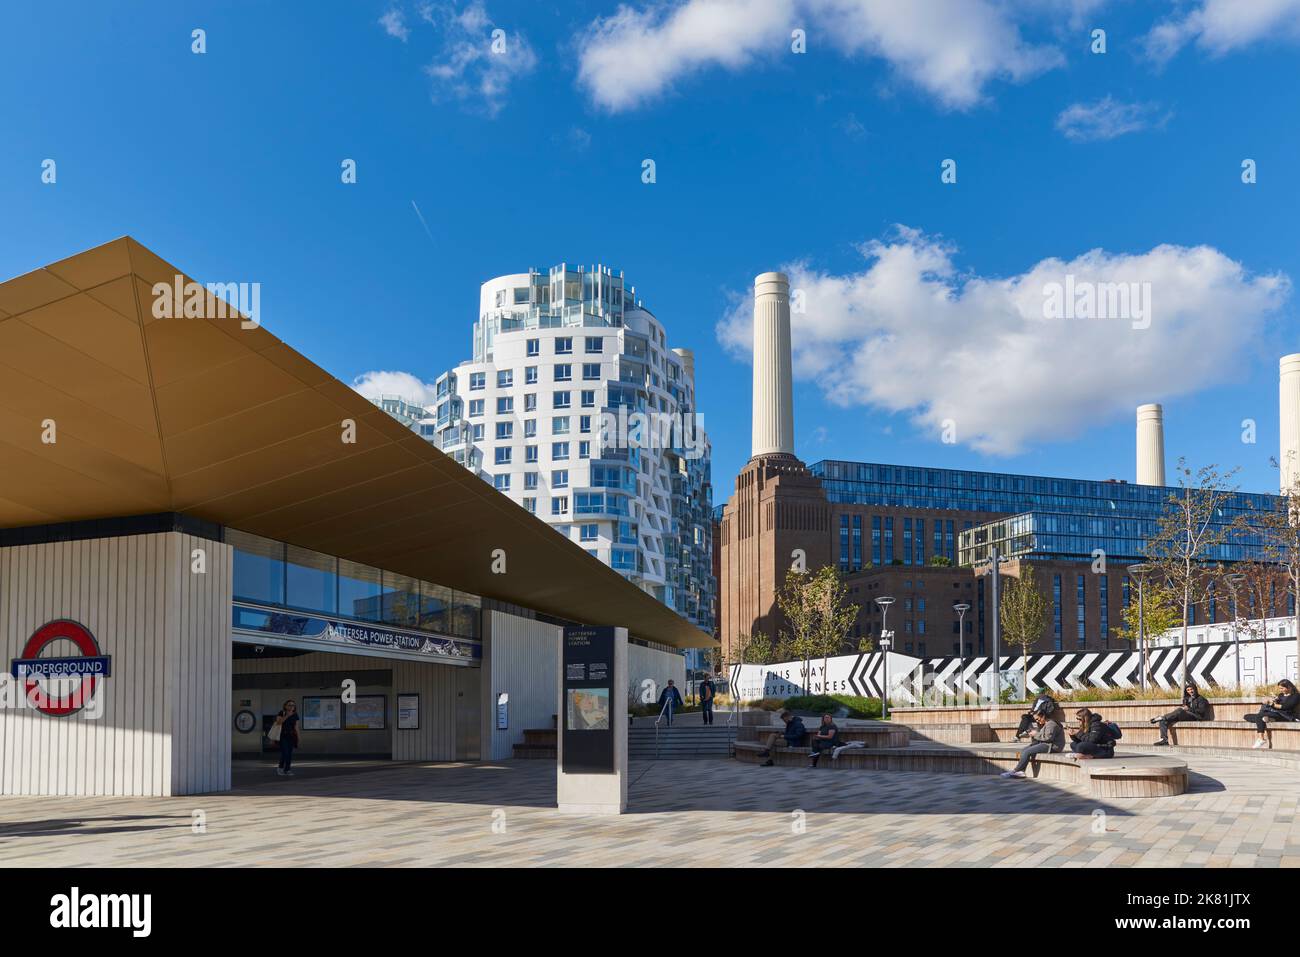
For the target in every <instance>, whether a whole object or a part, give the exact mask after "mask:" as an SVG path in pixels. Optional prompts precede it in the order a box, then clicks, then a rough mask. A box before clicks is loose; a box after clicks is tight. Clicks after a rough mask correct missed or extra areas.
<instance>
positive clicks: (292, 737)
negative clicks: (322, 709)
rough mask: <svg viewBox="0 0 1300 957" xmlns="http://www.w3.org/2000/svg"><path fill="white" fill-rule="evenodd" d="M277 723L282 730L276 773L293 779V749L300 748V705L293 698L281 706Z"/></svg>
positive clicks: (276, 717)
mask: <svg viewBox="0 0 1300 957" xmlns="http://www.w3.org/2000/svg"><path fill="white" fill-rule="evenodd" d="M275 723H276V725H277V726H279V728H280V763H279V765H278V766H277V767H276V769H275V773H276V774H279V775H281V776H284V777H293V749H294V748H296V747H297V746H298V705H297V703H296V702H294V700H293V699H292V698H290V699H289V700H288V701H286V702H285V703H284V704H283V705H282V706H281V708H280V713H279V714H277V715H276V716H275Z"/></svg>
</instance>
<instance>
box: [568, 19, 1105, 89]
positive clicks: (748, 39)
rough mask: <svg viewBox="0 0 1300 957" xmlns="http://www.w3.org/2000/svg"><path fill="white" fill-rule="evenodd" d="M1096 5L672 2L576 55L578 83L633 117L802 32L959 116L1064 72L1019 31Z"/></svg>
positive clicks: (593, 37)
mask: <svg viewBox="0 0 1300 957" xmlns="http://www.w3.org/2000/svg"><path fill="white" fill-rule="evenodd" d="M1094 5H1095V3H1094V2H1093V0H1075V2H1068V0H1066V2H1057V3H1048V4H1046V5H1044V3H1043V2H1042V0H1002V2H999V0H908V2H900V0H676V2H674V3H672V4H670V5H664V4H659V3H651V4H649V5H646V6H642V7H641V8H637V7H633V6H629V5H621V6H620V7H619V8H618V11H617V12H616V13H615V14H614V15H613V16H610V17H605V18H600V19H597V20H596V21H595V22H594V23H593V24H592V26H591V28H590V30H589V31H588V33H587V36H586V37H585V38H584V39H583V40H582V41H581V44H580V66H579V74H578V78H579V82H580V83H581V84H582V85H583V86H584V87H586V89H587V90H588V92H589V94H590V95H591V97H592V99H593V100H594V101H595V102H596V103H597V104H598V105H600V106H603V107H605V108H606V109H609V110H612V111H618V110H627V109H632V108H634V107H637V106H640V105H642V104H643V103H645V102H647V101H650V100H652V99H654V98H656V97H658V96H660V95H661V94H663V93H665V92H666V91H667V90H669V89H670V88H671V87H672V86H673V84H674V83H675V82H676V81H678V80H679V79H682V78H684V77H687V76H690V75H692V74H695V73H698V72H700V71H702V70H705V69H709V68H715V67H723V68H726V69H730V70H739V69H742V68H744V67H747V66H749V65H751V64H752V63H753V62H755V61H756V60H758V59H759V58H760V57H768V58H774V57H776V56H778V55H782V54H789V55H791V56H793V55H795V54H790V32H791V30H793V29H795V28H802V29H805V30H807V31H808V34H809V39H808V42H809V44H810V50H812V49H815V48H816V45H817V44H818V43H827V44H829V45H830V46H832V47H834V48H836V49H838V50H839V51H840V52H841V53H843V54H846V55H850V56H851V55H857V54H866V55H869V56H873V57H879V58H882V59H884V60H885V61H887V62H888V63H889V64H891V65H892V67H893V68H894V70H895V71H896V72H897V73H898V75H899V76H900V77H902V78H903V79H904V80H905V81H907V82H909V83H913V84H915V85H917V86H919V87H920V88H921V89H923V90H924V91H926V92H927V93H929V94H930V95H931V96H933V97H934V98H935V99H937V100H938V101H939V102H940V103H941V104H942V105H944V106H946V107H949V108H955V109H967V108H969V107H972V106H974V105H976V104H977V103H979V102H980V101H981V100H982V99H983V97H984V92H983V91H984V88H985V86H986V85H987V84H988V83H989V82H991V81H993V80H995V79H1004V80H1009V81H1012V82H1021V81H1024V80H1026V79H1028V78H1030V77H1032V76H1035V75H1037V74H1039V73H1041V72H1043V71H1045V70H1049V69H1052V68H1053V67H1056V66H1058V65H1060V64H1061V63H1062V62H1064V58H1063V56H1062V54H1061V52H1060V50H1059V49H1058V48H1057V47H1055V46H1053V45H1035V44H1032V43H1029V42H1027V41H1026V40H1025V39H1024V38H1023V37H1022V36H1021V31H1020V23H1021V22H1022V21H1023V20H1028V19H1042V18H1052V17H1055V18H1056V19H1057V20H1058V21H1059V24H1058V26H1064V25H1065V24H1067V23H1072V22H1074V20H1076V19H1077V18H1078V16H1079V15H1080V10H1088V9H1091V8H1092V7H1093V6H1094Z"/></svg>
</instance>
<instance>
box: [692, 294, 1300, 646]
mask: <svg viewBox="0 0 1300 957" xmlns="http://www.w3.org/2000/svg"><path fill="white" fill-rule="evenodd" d="M788 294H789V284H788V282H787V280H786V277H785V276H784V275H782V274H781V273H764V274H763V275H761V276H759V277H758V278H757V280H756V281H755V291H754V399H753V401H754V410H753V445H752V456H751V458H750V461H749V462H748V463H747V464H746V466H745V467H744V468H743V469H742V470H741V472H740V474H739V475H738V476H737V477H736V490H735V494H734V495H732V497H731V499H730V500H729V501H728V502H727V504H726V506H725V508H724V509H723V515H722V522H721V529H720V552H721V562H720V565H721V567H720V571H719V579H718V594H719V616H720V634H719V637H720V639H721V640H722V643H723V646H724V648H725V649H726V650H727V652H728V656H730V652H731V651H733V650H734V647H735V643H736V642H737V640H738V639H740V640H743V639H744V638H746V637H748V636H749V635H750V634H752V633H755V632H762V633H764V634H766V635H768V636H769V637H771V638H773V639H775V638H777V637H778V636H779V634H780V633H781V631H782V629H783V628H784V623H783V621H782V620H781V616H780V612H779V610H778V609H777V604H776V596H777V592H778V590H779V588H780V587H781V584H782V582H783V581H784V579H785V575H786V571H787V569H788V568H790V566H791V564H792V563H793V561H794V556H795V552H796V550H800V549H801V550H802V551H803V554H804V560H805V563H806V567H807V568H808V569H809V570H815V569H817V568H820V567H822V566H824V565H828V564H831V565H835V566H837V567H838V569H839V570H840V572H841V574H842V575H843V576H844V579H845V582H846V584H847V587H848V591H849V595H848V598H849V601H850V602H852V603H854V604H857V605H859V606H860V610H859V613H858V618H857V623H856V625H855V626H854V629H853V633H852V635H851V636H850V637H849V639H848V640H847V641H846V647H845V648H844V649H842V650H843V651H852V650H856V648H857V645H858V642H859V640H860V639H861V638H863V637H871V638H873V639H874V638H877V637H879V633H880V631H881V626H882V621H881V619H882V615H881V611H880V609H879V607H878V606H877V605H876V603H875V599H876V598H878V597H881V596H886V595H887V596H890V597H892V598H893V599H894V604H893V605H892V606H891V607H890V609H889V612H888V624H889V627H890V630H891V631H893V632H894V644H893V647H894V650H896V651H898V652H902V653H903V654H909V655H916V656H917V657H927V656H945V655H953V654H956V653H957V652H958V621H959V616H958V613H957V612H956V611H955V610H954V609H953V605H954V604H956V603H958V602H965V603H968V604H969V605H970V610H969V611H968V612H967V613H966V615H965V640H964V646H965V647H964V648H962V649H961V651H962V653H963V654H966V655H972V654H974V655H979V654H987V653H991V652H992V647H991V642H992V631H991V629H992V610H991V601H990V596H989V595H988V594H987V593H988V591H989V583H988V578H987V577H976V576H975V574H974V569H973V564H974V563H976V562H980V561H982V560H983V559H985V558H987V557H988V555H989V552H990V550H991V548H992V547H993V546H994V545H995V544H996V545H997V547H998V549H999V551H1000V552H1001V553H1002V554H1004V555H1008V556H1010V557H1013V558H1020V559H1021V560H1022V561H1023V562H1026V563H1028V564H1031V565H1032V566H1033V568H1034V577H1035V580H1036V582H1037V583H1038V586H1039V588H1040V589H1042V591H1043V592H1044V594H1045V595H1046V597H1047V598H1048V600H1049V603H1050V605H1049V615H1048V622H1047V626H1046V628H1044V631H1043V635H1042V637H1041V639H1040V640H1039V641H1038V643H1037V645H1036V646H1035V647H1033V648H1031V649H1030V650H1031V651H1092V650H1105V649H1107V648H1111V649H1114V648H1118V647H1121V644H1120V642H1121V641H1122V639H1118V638H1116V637H1115V632H1116V631H1117V630H1118V629H1119V628H1120V627H1121V625H1122V623H1123V618H1122V615H1123V610H1124V608H1125V607H1126V606H1127V605H1128V604H1129V603H1130V602H1131V601H1133V602H1135V601H1137V584H1136V581H1135V580H1133V579H1132V578H1131V576H1130V575H1129V574H1128V573H1127V571H1126V570H1127V567H1128V566H1129V565H1130V564H1134V563H1137V562H1140V561H1142V560H1143V549H1144V545H1145V542H1146V541H1147V539H1148V538H1149V537H1150V536H1151V534H1152V533H1153V532H1154V531H1155V529H1156V525H1157V520H1158V517H1159V515H1160V513H1161V512H1162V511H1163V510H1164V509H1165V507H1166V506H1167V503H1168V500H1169V497H1170V495H1171V494H1174V493H1175V492H1176V491H1177V489H1173V488H1169V487H1166V486H1165V484H1164V438H1163V421H1162V412H1161V409H1160V406H1158V405H1144V406H1141V407H1139V409H1138V410H1137V478H1138V481H1137V482H1136V483H1130V482H1127V481H1116V480H1109V481H1094V480H1086V479H1067V478H1050V477H1043V476H1031V475H1016V474H1006V473H999V472H975V471H966V470H957V469H940V468H927V467H920V466H898V465H883V464H878V463H867V462H845V461H821V462H815V463H813V464H812V465H811V466H809V465H805V464H804V463H803V462H802V461H800V460H799V459H798V458H797V457H796V456H795V455H794V442H793V438H794V414H793V401H792V386H791V358H790V312H789V300H788ZM1288 358H1290V357H1288ZM1287 361H1288V360H1287V359H1283V360H1282V368H1283V387H1282V401H1283V404H1284V405H1285V404H1286V402H1287V397H1288V395H1290V394H1291V393H1290V392H1288V390H1287V388H1286V375H1287V368H1288V367H1287ZM1294 364H1295V363H1293V365H1294ZM1298 368H1300V367H1298ZM1291 391H1296V390H1291ZM1297 396H1300V393H1297ZM1293 398H1295V401H1300V397H1293ZM1290 421H1293V422H1300V418H1297V416H1295V415H1293V416H1292V417H1291V420H1290ZM1287 422H1288V417H1287V414H1286V409H1285V408H1284V410H1283V431H1284V434H1283V437H1282V446H1283V454H1284V455H1285V450H1286V448H1288V447H1294V446H1295V445H1296V444H1297V443H1300V436H1292V437H1291V438H1288V437H1287V435H1286V434H1285V432H1286V423H1287ZM1293 431H1300V426H1297V427H1296V428H1294V429H1293ZM1275 503H1276V497H1275V496H1271V495H1264V494H1258V493H1246V492H1239V493H1235V494H1233V495H1232V496H1231V497H1230V499H1229V500H1228V502H1227V503H1226V505H1225V508H1224V509H1223V515H1222V518H1221V520H1222V521H1223V522H1225V523H1227V522H1230V521H1232V520H1233V518H1234V517H1235V516H1236V515H1238V514H1241V513H1242V512H1245V511H1249V510H1252V509H1255V510H1267V509H1271V508H1273V507H1275ZM1249 547H1250V543H1249V542H1239V543H1232V544H1226V545H1224V546H1222V547H1221V549H1220V551H1219V553H1218V554H1216V555H1214V556H1212V557H1213V558H1214V559H1216V560H1223V561H1234V560H1239V559H1242V558H1246V557H1252V556H1250V555H1248V554H1247V550H1248V549H1249ZM1099 554H1104V555H1105V566H1104V569H1103V568H1102V567H1100V566H1098V565H1096V559H1097V556H1098V555H1099ZM1243 601H1244V596H1243ZM1292 601H1293V600H1292V599H1290V598H1289V597H1288V596H1286V594H1285V591H1284V590H1282V589H1281V587H1280V585H1279V591H1278V595H1277V602H1276V604H1275V605H1274V608H1273V609H1254V608H1252V609H1250V613H1251V614H1252V615H1258V614H1260V613H1271V612H1272V611H1276V613H1278V614H1281V613H1283V608H1284V607H1285V608H1286V612H1285V613H1291V611H1292V610H1293V606H1292ZM1230 607H1231V603H1230V598H1229V597H1228V596H1227V595H1223V596H1222V599H1221V600H1220V598H1219V597H1218V596H1214V595H1212V596H1211V597H1210V599H1209V600H1208V601H1207V602H1206V603H1205V604H1204V606H1203V607H1198V608H1197V609H1195V611H1194V614H1195V616H1196V618H1197V620H1198V621H1200V622H1213V621H1221V620H1224V619H1225V618H1227V617H1228V616H1229V615H1230ZM1002 651H1003V654H1013V653H1015V651H1016V649H1014V648H1008V647H1006V646H1005V645H1004V647H1003V649H1002Z"/></svg>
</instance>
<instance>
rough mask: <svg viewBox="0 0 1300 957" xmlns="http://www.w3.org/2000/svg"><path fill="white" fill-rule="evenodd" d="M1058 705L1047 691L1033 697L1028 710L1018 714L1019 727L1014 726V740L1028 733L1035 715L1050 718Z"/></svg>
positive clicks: (1032, 725)
mask: <svg viewBox="0 0 1300 957" xmlns="http://www.w3.org/2000/svg"><path fill="white" fill-rule="evenodd" d="M1059 707H1060V705H1059V704H1057V703H1056V699H1055V698H1053V697H1052V696H1051V695H1050V694H1048V693H1047V692H1043V693H1042V694H1040V695H1039V696H1038V697H1037V698H1035V699H1034V703H1033V705H1031V706H1030V708H1029V710H1028V711H1026V712H1025V713H1024V714H1022V715H1021V716H1020V727H1018V728H1016V740H1017V741H1019V740H1020V739H1021V738H1023V737H1025V736H1027V735H1029V733H1030V731H1031V730H1032V729H1033V727H1034V718H1035V717H1036V716H1037V715H1040V714H1041V715H1043V716H1045V717H1048V718H1050V717H1051V716H1052V715H1054V714H1056V709H1057V708H1059Z"/></svg>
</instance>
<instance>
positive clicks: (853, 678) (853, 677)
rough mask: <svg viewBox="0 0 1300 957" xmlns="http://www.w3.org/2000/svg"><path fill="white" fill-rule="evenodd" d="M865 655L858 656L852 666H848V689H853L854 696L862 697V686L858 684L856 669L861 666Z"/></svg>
mask: <svg viewBox="0 0 1300 957" xmlns="http://www.w3.org/2000/svg"><path fill="white" fill-rule="evenodd" d="M865 657H866V655H865V654H860V655H858V657H857V658H855V659H854V661H853V664H852V665H850V666H849V687H850V688H852V689H853V693H854V694H855V695H859V696H862V686H861V685H860V684H858V668H859V667H860V666H861V665H862V659H863V658H865Z"/></svg>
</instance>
